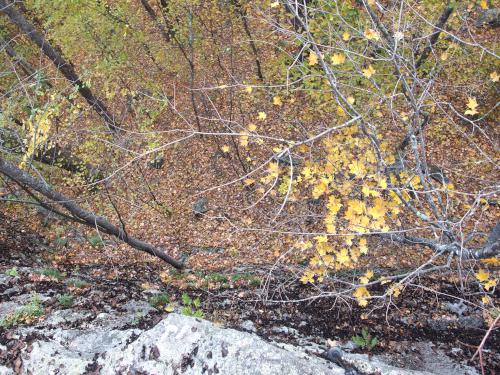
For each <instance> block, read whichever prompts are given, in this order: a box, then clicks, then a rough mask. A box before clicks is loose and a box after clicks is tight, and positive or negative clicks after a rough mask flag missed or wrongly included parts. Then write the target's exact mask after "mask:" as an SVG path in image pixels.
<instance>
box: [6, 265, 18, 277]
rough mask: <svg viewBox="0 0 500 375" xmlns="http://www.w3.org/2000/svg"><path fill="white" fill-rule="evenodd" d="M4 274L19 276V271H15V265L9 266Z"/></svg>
mask: <svg viewBox="0 0 500 375" xmlns="http://www.w3.org/2000/svg"><path fill="white" fill-rule="evenodd" d="M5 274H6V275H7V276H10V277H17V276H19V273H18V272H17V267H12V268H9V269H8V270H7V271H5Z"/></svg>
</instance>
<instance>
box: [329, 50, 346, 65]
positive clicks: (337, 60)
mask: <svg viewBox="0 0 500 375" xmlns="http://www.w3.org/2000/svg"><path fill="white" fill-rule="evenodd" d="M331 62H332V65H340V64H343V63H345V55H344V54H343V53H336V54H334V55H333V56H332V58H331Z"/></svg>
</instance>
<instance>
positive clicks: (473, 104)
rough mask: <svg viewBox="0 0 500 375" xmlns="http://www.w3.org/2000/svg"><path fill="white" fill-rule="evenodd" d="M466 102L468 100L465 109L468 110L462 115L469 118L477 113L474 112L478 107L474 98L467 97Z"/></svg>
mask: <svg viewBox="0 0 500 375" xmlns="http://www.w3.org/2000/svg"><path fill="white" fill-rule="evenodd" d="M467 100H468V102H467V108H469V109H467V110H466V111H465V112H464V113H465V114H466V115H471V116H474V115H475V114H477V113H479V112H478V111H477V110H476V108H477V107H478V104H477V100H476V98H474V97H472V98H471V97H469V98H468V99H467Z"/></svg>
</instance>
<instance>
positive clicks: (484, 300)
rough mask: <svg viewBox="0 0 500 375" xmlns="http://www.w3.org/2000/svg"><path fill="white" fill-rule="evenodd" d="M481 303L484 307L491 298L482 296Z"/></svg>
mask: <svg viewBox="0 0 500 375" xmlns="http://www.w3.org/2000/svg"><path fill="white" fill-rule="evenodd" d="M481 302H482V303H483V304H484V305H489V304H490V302H491V298H490V297H489V296H483V297H482V298H481Z"/></svg>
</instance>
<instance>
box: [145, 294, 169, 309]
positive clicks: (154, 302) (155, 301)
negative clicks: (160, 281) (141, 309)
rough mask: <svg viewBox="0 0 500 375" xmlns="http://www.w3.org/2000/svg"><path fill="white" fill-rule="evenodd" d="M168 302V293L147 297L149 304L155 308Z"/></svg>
mask: <svg viewBox="0 0 500 375" xmlns="http://www.w3.org/2000/svg"><path fill="white" fill-rule="evenodd" d="M169 302H170V297H169V296H168V294H165V293H160V294H156V295H154V296H152V297H151V298H150V299H149V304H150V305H151V306H153V307H155V308H157V309H159V308H162V307H165V306H166V305H167V304H168V303H169Z"/></svg>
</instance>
